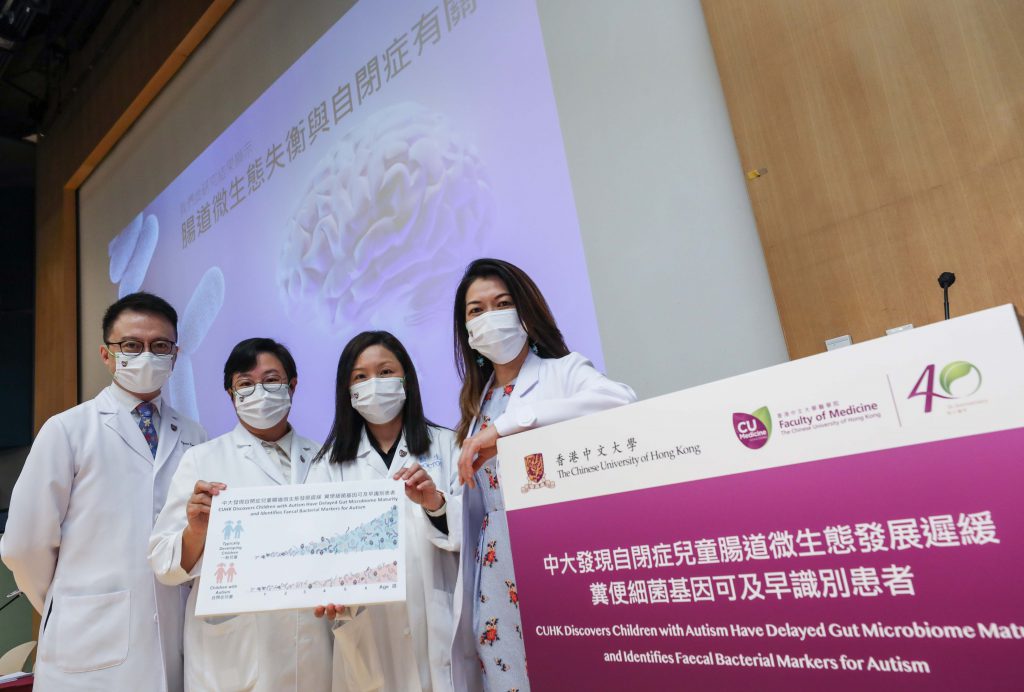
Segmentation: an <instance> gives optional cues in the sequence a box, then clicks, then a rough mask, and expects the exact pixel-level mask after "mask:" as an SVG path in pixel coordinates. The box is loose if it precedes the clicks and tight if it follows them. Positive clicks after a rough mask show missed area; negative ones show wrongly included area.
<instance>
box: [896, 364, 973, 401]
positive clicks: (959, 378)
mask: <svg viewBox="0 0 1024 692" xmlns="http://www.w3.org/2000/svg"><path fill="white" fill-rule="evenodd" d="M980 388H981V370H979V369H978V367H977V366H976V365H974V364H973V363H968V362H967V361H966V360H955V361H953V362H952V363H948V364H947V365H946V366H945V367H943V368H942V370H940V371H939V389H940V390H941V391H942V392H945V394H942V393H940V392H937V391H935V364H934V363H931V364H929V365H928V366H926V367H925V369H924V372H922V373H921V376H920V377H919V378H917V384H915V385H914V388H913V389H912V390H910V394H909V395H907V398H908V399H913V398H914V397H915V396H923V397H924V412H925V413H931V412H932V403H933V401H934V400H935V399H963V398H965V397H969V396H971V395H972V394H974V393H975V392H977V391H978V390H979V389H980Z"/></svg>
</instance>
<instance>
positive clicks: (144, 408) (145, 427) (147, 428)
mask: <svg viewBox="0 0 1024 692" xmlns="http://www.w3.org/2000/svg"><path fill="white" fill-rule="evenodd" d="M135 410H136V411H138V413H139V429H140V430H142V434H143V435H144V436H145V438H146V442H147V443H148V444H149V451H150V452H152V453H153V458H154V459H155V458H156V445H157V442H158V440H157V436H156V427H155V426H154V425H153V404H152V403H151V402H149V401H143V402H142V403H141V404H139V405H138V406H136V407H135Z"/></svg>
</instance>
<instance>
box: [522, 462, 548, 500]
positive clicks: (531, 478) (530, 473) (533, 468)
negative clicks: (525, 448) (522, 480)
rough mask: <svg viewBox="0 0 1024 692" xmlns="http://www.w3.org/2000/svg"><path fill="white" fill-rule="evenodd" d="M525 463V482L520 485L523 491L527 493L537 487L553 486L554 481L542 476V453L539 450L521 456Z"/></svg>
mask: <svg viewBox="0 0 1024 692" xmlns="http://www.w3.org/2000/svg"><path fill="white" fill-rule="evenodd" d="M523 463H524V464H526V478H527V481H528V482H527V483H526V485H524V486H523V487H522V492H523V493H528V492H530V491H531V490H536V489H537V488H554V487H555V482H554V481H551V480H548V479H547V478H545V477H544V455H543V454H541V453H540V452H537V453H536V454H527V455H526V456H525V457H523Z"/></svg>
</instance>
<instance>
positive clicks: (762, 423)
mask: <svg viewBox="0 0 1024 692" xmlns="http://www.w3.org/2000/svg"><path fill="white" fill-rule="evenodd" d="M732 427H733V428H734V429H735V430H736V437H737V438H738V439H739V441H740V442H742V443H743V444H745V445H746V446H747V447H749V448H750V449H761V448H762V447H764V446H765V445H766V444H767V443H768V438H769V437H771V436H772V414H771V412H770V411H769V410H768V407H767V406H762V407H761V408H759V409H757V410H756V411H754V412H753V413H734V414H732Z"/></svg>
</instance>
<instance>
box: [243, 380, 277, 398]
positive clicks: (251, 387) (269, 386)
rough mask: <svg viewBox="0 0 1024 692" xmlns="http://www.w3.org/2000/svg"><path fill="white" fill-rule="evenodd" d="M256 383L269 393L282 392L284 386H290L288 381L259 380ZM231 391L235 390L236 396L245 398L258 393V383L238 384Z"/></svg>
mask: <svg viewBox="0 0 1024 692" xmlns="http://www.w3.org/2000/svg"><path fill="white" fill-rule="evenodd" d="M256 384H258V385H259V386H260V387H263V391H265V392H267V393H268V394H269V393H271V392H280V391H281V388H282V387H287V386H288V383H287V382H257V383H256ZM231 391H233V392H234V393H235V395H236V396H240V397H242V398H243V399H244V398H245V397H249V396H252V395H253V394H255V393H256V385H255V384H251V383H249V382H247V383H245V384H240V385H238V386H236V387H235V388H234V389H232V390H231Z"/></svg>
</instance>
